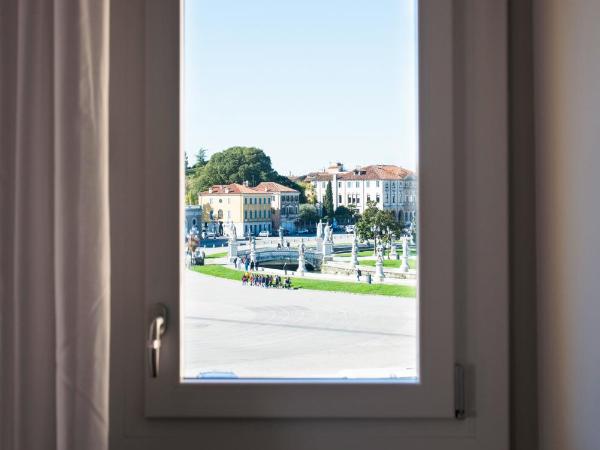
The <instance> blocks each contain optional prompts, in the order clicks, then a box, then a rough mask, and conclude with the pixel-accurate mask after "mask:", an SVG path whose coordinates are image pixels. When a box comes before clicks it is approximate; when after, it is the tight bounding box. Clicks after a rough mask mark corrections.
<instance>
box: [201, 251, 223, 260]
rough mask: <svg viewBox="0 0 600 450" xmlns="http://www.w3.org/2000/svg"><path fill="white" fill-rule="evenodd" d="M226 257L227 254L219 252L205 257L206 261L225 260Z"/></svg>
mask: <svg viewBox="0 0 600 450" xmlns="http://www.w3.org/2000/svg"><path fill="white" fill-rule="evenodd" d="M226 256H227V252H219V253H213V254H211V255H206V259H216V258H225V257H226Z"/></svg>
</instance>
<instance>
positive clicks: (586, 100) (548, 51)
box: [534, 0, 600, 450]
mask: <svg viewBox="0 0 600 450" xmlns="http://www.w3.org/2000/svg"><path fill="white" fill-rule="evenodd" d="M598 23H600V2H599V1H597V0H570V1H566V0H536V1H535V3H534V54H535V68H534V70H535V75H534V81H535V83H534V86H535V132H536V134H535V138H536V160H537V169H536V178H537V181H536V189H537V194H536V202H537V207H536V208H537V246H538V247H537V248H538V249H537V264H538V270H537V282H538V293H539V297H538V308H539V316H538V317H539V319H538V320H539V321H538V333H539V335H538V345H539V347H538V364H539V403H538V404H539V420H540V444H541V445H540V448H541V449H542V450H550V449H552V450H593V449H598V448H600V27H599V26H598Z"/></svg>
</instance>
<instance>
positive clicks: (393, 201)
mask: <svg viewBox="0 0 600 450" xmlns="http://www.w3.org/2000/svg"><path fill="white" fill-rule="evenodd" d="M392 203H396V196H395V195H392Z"/></svg>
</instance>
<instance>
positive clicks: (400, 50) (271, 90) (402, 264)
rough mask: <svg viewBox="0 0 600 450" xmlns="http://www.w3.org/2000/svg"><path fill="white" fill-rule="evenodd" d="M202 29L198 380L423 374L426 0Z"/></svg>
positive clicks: (195, 157)
mask: <svg viewBox="0 0 600 450" xmlns="http://www.w3.org/2000/svg"><path fill="white" fill-rule="evenodd" d="M184 27H185V28H184V60H183V68H182V70H183V73H184V78H185V82H184V89H183V108H184V109H183V123H184V128H183V147H184V149H183V150H184V152H185V155H186V158H185V161H186V168H185V197H184V204H185V217H186V220H185V222H184V224H185V225H184V226H185V230H184V231H185V246H184V250H183V252H184V254H185V262H186V263H185V267H183V268H182V270H183V274H182V280H183V281H182V283H183V284H182V299H181V301H182V311H183V321H182V340H181V341H182V343H183V362H182V374H181V375H182V378H183V379H184V380H191V379H194V380H204V379H214V378H225V379H233V378H243V379H246V378H247V379H297V378H303V379H304V378H306V379H322V378H326V379H339V380H352V379H378V380H379V379H380V380H390V379H393V380H396V379H398V380H400V379H401V380H403V381H404V380H407V379H408V380H412V381H415V380H417V379H418V375H419V374H418V363H417V360H418V339H417V338H418V336H417V330H418V327H417V311H418V303H417V302H418V299H417V295H416V292H417V281H418V252H417V231H418V228H417V223H416V219H415V218H416V217H417V214H416V208H417V204H418V203H417V196H418V192H416V185H417V183H416V181H417V177H418V174H417V166H418V149H417V83H416V79H417V78H416V77H417V54H416V49H417V42H416V0H377V1H375V2H373V1H366V0H357V1H352V2H339V1H337V0H321V1H317V0H306V1H303V2H281V1H278V0H265V1H260V2H256V1H248V0H231V1H228V2H213V1H208V0H185V3H184ZM373 181H375V182H374V183H372V182H373ZM382 183H383V184H382ZM396 183H397V184H398V188H397V189H396ZM390 184H391V187H392V189H394V190H393V195H392V202H391V203H389V186H390ZM384 187H385V189H384ZM384 192H385V203H383V204H382V203H381V202H380V198H381V196H382V194H383V193H384ZM396 195H397V196H398V197H397V198H398V200H399V201H398V203H396ZM361 197H363V201H362V202H361V201H360V199H361ZM365 197H366V201H364V198H365ZM373 198H374V199H375V202H372V201H371V199H373ZM224 199H226V200H227V201H226V204H227V214H226V215H224V214H223V210H221V209H218V208H216V209H217V213H216V214H214V213H213V210H212V209H211V207H210V205H212V204H215V203H224V202H223V200H224ZM248 199H249V200H248ZM252 199H254V200H252ZM271 199H272V201H271ZM403 199H405V200H406V199H410V201H404V202H403V201H402V200H403ZM271 208H272V210H271ZM188 218H189V220H188ZM192 218H195V219H196V220H195V221H194V220H192ZM271 230H272V232H271Z"/></svg>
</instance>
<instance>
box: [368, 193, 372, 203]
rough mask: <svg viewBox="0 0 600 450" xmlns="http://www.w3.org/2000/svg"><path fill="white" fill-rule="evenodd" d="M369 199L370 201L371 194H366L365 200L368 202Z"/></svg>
mask: <svg viewBox="0 0 600 450" xmlns="http://www.w3.org/2000/svg"><path fill="white" fill-rule="evenodd" d="M370 201H371V195H370V194H367V202H370Z"/></svg>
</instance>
